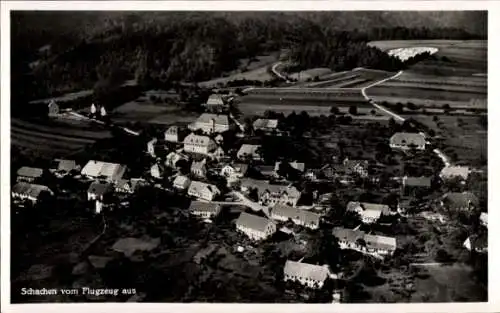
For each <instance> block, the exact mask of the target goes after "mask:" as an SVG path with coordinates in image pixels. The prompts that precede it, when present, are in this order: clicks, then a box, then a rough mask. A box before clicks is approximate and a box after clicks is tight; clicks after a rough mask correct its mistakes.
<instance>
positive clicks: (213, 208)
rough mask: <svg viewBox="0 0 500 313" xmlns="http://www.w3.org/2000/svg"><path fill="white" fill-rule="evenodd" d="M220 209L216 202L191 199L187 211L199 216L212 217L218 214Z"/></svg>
mask: <svg viewBox="0 0 500 313" xmlns="http://www.w3.org/2000/svg"><path fill="white" fill-rule="evenodd" d="M220 211H221V206H220V204H217V203H210V202H202V201H192V202H191V205H190V206H189V212H190V213H191V214H193V215H194V216H198V217H201V218H214V217H216V216H217V215H219V213H220Z"/></svg>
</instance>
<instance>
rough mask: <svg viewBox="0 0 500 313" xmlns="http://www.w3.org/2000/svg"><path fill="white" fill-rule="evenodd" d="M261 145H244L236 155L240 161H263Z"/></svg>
mask: <svg viewBox="0 0 500 313" xmlns="http://www.w3.org/2000/svg"><path fill="white" fill-rule="evenodd" d="M260 149H261V146H260V145H251V144H243V145H241V147H240V149H239V150H238V152H237V153H236V157H237V158H238V159H240V160H248V159H250V160H257V161H258V160H261V159H262V156H261V154H260Z"/></svg>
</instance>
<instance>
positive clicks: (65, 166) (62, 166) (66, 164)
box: [55, 160, 80, 176]
mask: <svg viewBox="0 0 500 313" xmlns="http://www.w3.org/2000/svg"><path fill="white" fill-rule="evenodd" d="M56 161H57V167H56V169H55V172H56V173H57V174H59V175H60V176H63V175H67V174H69V173H70V172H72V171H79V170H80V166H78V165H77V164H76V161H75V160H56Z"/></svg>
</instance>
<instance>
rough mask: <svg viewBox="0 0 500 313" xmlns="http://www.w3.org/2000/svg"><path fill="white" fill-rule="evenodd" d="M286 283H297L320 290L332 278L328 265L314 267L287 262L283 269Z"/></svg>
mask: <svg viewBox="0 0 500 313" xmlns="http://www.w3.org/2000/svg"><path fill="white" fill-rule="evenodd" d="M283 274H284V276H283V279H284V280H285V281H296V282H299V283H301V284H302V285H305V286H308V287H310V288H315V289H320V288H322V287H323V285H324V283H325V280H326V279H327V278H328V277H329V276H330V270H329V269H328V266H327V265H314V264H308V263H300V262H294V261H290V260H288V261H286V263H285V267H284V269H283Z"/></svg>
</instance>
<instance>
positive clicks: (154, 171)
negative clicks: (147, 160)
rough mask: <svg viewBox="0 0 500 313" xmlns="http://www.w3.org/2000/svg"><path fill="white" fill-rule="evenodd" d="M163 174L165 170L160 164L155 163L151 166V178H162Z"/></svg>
mask: <svg viewBox="0 0 500 313" xmlns="http://www.w3.org/2000/svg"><path fill="white" fill-rule="evenodd" d="M164 173H165V169H164V168H163V166H161V165H160V164H158V163H155V164H153V165H152V166H151V176H152V177H154V178H157V179H160V178H162V177H163V174H164Z"/></svg>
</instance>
